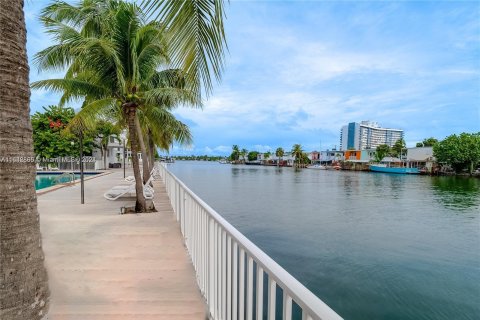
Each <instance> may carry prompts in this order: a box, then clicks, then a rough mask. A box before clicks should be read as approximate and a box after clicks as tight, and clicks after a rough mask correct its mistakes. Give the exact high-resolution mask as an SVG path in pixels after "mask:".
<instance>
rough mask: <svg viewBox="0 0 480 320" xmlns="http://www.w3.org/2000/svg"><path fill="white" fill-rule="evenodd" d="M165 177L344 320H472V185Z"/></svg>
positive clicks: (366, 178)
mask: <svg viewBox="0 0 480 320" xmlns="http://www.w3.org/2000/svg"><path fill="white" fill-rule="evenodd" d="M169 170H171V171H172V172H173V173H174V174H175V175H177V177H179V178H180V179H181V180H182V181H184V182H185V183H186V185H187V186H189V187H190V188H191V189H192V191H194V192H195V193H196V194H198V195H199V196H200V197H201V198H202V199H204V200H205V201H206V202H207V203H208V204H209V205H210V206H211V207H213V208H214V209H215V210H216V211H218V212H219V213H220V214H221V215H222V216H223V217H225V218H226V219H227V220H228V221H229V222H230V223H231V224H232V225H234V226H235V227H236V228H237V229H239V230H240V231H241V232H242V233H243V234H245V235H246V236H247V237H248V238H249V239H250V240H252V241H253V242H254V243H255V244H256V245H257V246H259V247H260V248H261V249H262V250H264V251H265V252H266V253H267V254H268V255H270V256H271V257H272V258H273V259H274V260H276V261H277V262H278V263H279V264H280V265H281V266H283V267H284V268H285V269H286V270H287V271H289V272H290V273H291V274H292V275H293V276H294V277H296V278H297V279H298V280H299V281H300V282H302V283H303V284H304V285H305V286H306V287H308V288H309V289H310V290H311V291H312V292H314V293H315V294H316V295H317V296H318V297H320V298H321V299H322V300H323V301H324V302H325V303H327V304H328V305H329V306H330V307H331V308H332V309H334V310H335V311H336V312H337V313H339V314H340V315H341V316H342V317H344V318H345V319H362V320H363V319H365V320H371V319H402V320H405V319H448V320H451V319H472V320H473V319H480V179H473V178H460V177H427V176H416V175H392V174H383V173H365V172H346V171H325V170H312V169H302V170H295V169H293V168H276V167H261V166H241V165H237V166H233V165H229V164H218V163H211V162H182V161H177V162H175V163H174V164H172V165H169Z"/></svg>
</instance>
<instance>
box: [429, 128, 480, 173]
mask: <svg viewBox="0 0 480 320" xmlns="http://www.w3.org/2000/svg"><path fill="white" fill-rule="evenodd" d="M433 154H434V156H435V157H436V158H437V161H438V162H443V163H446V164H449V165H451V166H452V167H453V168H454V169H455V171H457V172H459V171H461V170H463V169H468V171H469V172H470V174H472V173H473V170H474V168H475V166H476V165H478V164H479V163H480V132H478V133H462V134H460V135H459V136H457V135H455V134H453V135H451V136H448V137H447V138H445V139H444V140H442V141H440V142H438V143H437V144H435V145H434V146H433Z"/></svg>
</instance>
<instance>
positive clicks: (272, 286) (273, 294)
mask: <svg viewBox="0 0 480 320" xmlns="http://www.w3.org/2000/svg"><path fill="white" fill-rule="evenodd" d="M276 298H277V283H276V282H275V280H273V279H272V276H271V275H269V276H268V320H275V307H276V302H275V299H276Z"/></svg>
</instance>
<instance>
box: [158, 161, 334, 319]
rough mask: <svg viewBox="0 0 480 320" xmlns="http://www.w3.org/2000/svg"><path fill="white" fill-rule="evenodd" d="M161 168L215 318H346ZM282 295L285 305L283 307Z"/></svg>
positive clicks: (163, 167)
mask: <svg viewBox="0 0 480 320" xmlns="http://www.w3.org/2000/svg"><path fill="white" fill-rule="evenodd" d="M157 168H158V173H159V174H160V176H161V177H162V180H163V181H164V183H165V187H166V190H167V194H168V196H169V198H170V202H171V204H172V207H173V210H174V212H175V214H176V218H177V221H179V223H180V227H181V231H182V234H183V236H184V240H185V244H186V247H187V250H188V252H189V254H190V257H191V259H192V263H193V266H194V269H195V271H196V277H197V283H198V286H199V288H200V290H201V292H202V294H203V296H204V298H205V300H206V302H207V305H208V309H209V313H210V318H211V319H214V320H243V319H247V320H252V319H257V320H259V319H264V318H265V319H268V320H276V319H286V320H290V319H292V315H293V313H292V306H293V305H294V304H296V305H298V307H299V308H300V309H301V318H302V320H320V319H321V320H326V319H332V320H333V319H342V318H341V317H340V316H339V315H338V314H337V313H335V311H333V310H332V309H331V308H330V307H328V306H327V305H326V304H325V303H324V302H323V301H321V300H320V299H319V298H318V297H317V296H315V295H314V294H313V293H312V292H311V291H310V290H308V289H307V288H306V287H305V286H304V285H302V284H301V283H300V282H299V281H298V280H297V279H295V278H294V277H293V276H292V275H290V274H289V273H288V272H287V271H286V270H285V269H283V268H282V267H281V266H280V265H279V264H278V263H276V262H275V261H274V260H273V259H272V258H270V257H269V256H268V255H267V254H265V253H264V252H263V251H262V250H260V249H259V248H258V247H257V246H256V245H255V244H253V243H252V242H251V241H250V240H248V239H247V238H246V237H245V236H244V235H243V234H242V233H240V232H239V231H238V230H237V229H235V228H234V227H233V226H232V225H231V224H230V223H228V222H227V221H226V220H225V219H224V218H222V217H221V216H220V215H219V214H218V213H217V212H216V211H215V210H213V209H212V208H211V207H210V206H209V205H208V204H206V203H205V202H204V201H203V200H202V199H200V198H199V197H198V196H197V195H196V194H195V193H193V192H192V191H191V190H190V189H189V188H188V187H187V186H186V185H185V184H184V183H183V182H181V181H180V180H179V179H178V178H177V177H175V176H174V175H173V174H172V173H171V172H169V171H168V170H167V169H166V167H165V165H160V164H158V165H157ZM281 292H283V293H281ZM279 293H280V294H281V295H280V296H279V297H280V298H281V300H282V301H281V302H279V303H277V295H278V294H279ZM282 297H283V299H282ZM277 309H280V310H277ZM297 314H298V315H299V313H298V312H297Z"/></svg>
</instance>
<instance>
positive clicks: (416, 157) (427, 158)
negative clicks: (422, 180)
mask: <svg viewBox="0 0 480 320" xmlns="http://www.w3.org/2000/svg"><path fill="white" fill-rule="evenodd" d="M406 160H407V161H408V162H409V163H410V165H411V166H412V167H416V168H420V169H423V170H424V171H425V172H428V173H431V172H432V170H433V169H434V168H435V166H436V159H435V157H434V156H433V147H415V148H407V155H406Z"/></svg>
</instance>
